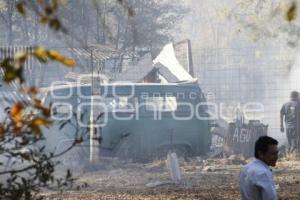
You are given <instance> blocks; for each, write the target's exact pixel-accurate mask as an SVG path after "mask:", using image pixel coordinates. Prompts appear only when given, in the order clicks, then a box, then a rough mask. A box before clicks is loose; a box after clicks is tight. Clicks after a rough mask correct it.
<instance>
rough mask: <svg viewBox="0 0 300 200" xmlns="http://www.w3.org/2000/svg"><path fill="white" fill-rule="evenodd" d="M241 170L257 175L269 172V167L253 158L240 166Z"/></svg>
mask: <svg viewBox="0 0 300 200" xmlns="http://www.w3.org/2000/svg"><path fill="white" fill-rule="evenodd" d="M242 172H245V173H253V174H257V175H258V174H264V173H269V172H270V169H268V167H266V166H265V165H264V164H262V163H260V161H258V160H253V161H251V162H250V163H248V164H246V165H245V166H244V167H243V168H242Z"/></svg>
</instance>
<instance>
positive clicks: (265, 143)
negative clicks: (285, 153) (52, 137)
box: [254, 136, 278, 158]
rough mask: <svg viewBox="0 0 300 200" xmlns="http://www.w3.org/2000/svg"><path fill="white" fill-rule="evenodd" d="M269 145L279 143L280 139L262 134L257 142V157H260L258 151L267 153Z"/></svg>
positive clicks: (255, 153)
mask: <svg viewBox="0 0 300 200" xmlns="http://www.w3.org/2000/svg"><path fill="white" fill-rule="evenodd" d="M269 145H278V141H277V140H275V139H274V138H271V137H269V136H261V137H259V138H258V139H257V140H256V142H255V152H254V155H255V158H258V152H262V153H266V152H267V151H268V148H269Z"/></svg>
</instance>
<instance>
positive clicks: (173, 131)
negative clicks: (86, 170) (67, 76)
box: [44, 82, 211, 160]
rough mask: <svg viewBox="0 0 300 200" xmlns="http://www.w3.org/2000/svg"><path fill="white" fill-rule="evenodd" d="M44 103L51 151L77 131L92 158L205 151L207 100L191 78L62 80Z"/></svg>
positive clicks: (207, 140)
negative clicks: (49, 107) (97, 81)
mask: <svg viewBox="0 0 300 200" xmlns="http://www.w3.org/2000/svg"><path fill="white" fill-rule="evenodd" d="M95 94H96V95H95ZM44 102H45V103H46V104H49V103H52V107H53V110H55V112H53V119H54V121H55V123H54V125H53V127H52V128H51V129H50V130H47V131H46V137H47V142H48V145H47V146H48V147H52V148H53V149H56V150H57V149H61V147H63V148H67V147H68V145H70V144H71V143H72V140H74V136H75V137H78V136H79V135H81V136H82V138H84V142H83V143H82V144H80V145H79V147H80V148H82V149H85V152H86V153H87V155H88V154H90V158H91V159H95V158H97V156H118V157H126V158H133V159H137V160H140V159H142V160H143V159H152V158H155V157H161V156H164V155H166V154H167V152H168V151H169V150H174V151H176V152H177V153H178V154H179V155H180V154H181V155H183V156H196V155H203V154H206V153H207V152H208V151H209V149H210V144H211V134H210V130H209V116H208V114H207V105H206V100H205V97H204V95H203V93H202V91H201V89H200V87H199V85H198V84H197V83H194V82H183V83H168V84H156V83H124V84H115V83H111V84H101V85H100V86H99V87H96V88H93V87H91V85H76V84H73V85H69V84H67V85H62V86H57V87H52V88H51V89H50V90H49V91H48V92H47V96H46V98H45V100H44ZM59 115H60V116H63V118H60V117H59ZM63 121H65V122H64V123H63ZM80 130H88V131H83V132H81V133H79V132H80ZM95 139H96V140H99V144H96V143H95ZM100 140H101V141H100ZM84 157H88V156H84Z"/></svg>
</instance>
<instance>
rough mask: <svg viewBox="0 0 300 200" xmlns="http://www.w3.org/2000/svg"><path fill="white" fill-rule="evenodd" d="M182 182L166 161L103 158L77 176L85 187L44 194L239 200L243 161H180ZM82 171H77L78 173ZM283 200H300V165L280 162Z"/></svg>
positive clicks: (85, 199)
mask: <svg viewBox="0 0 300 200" xmlns="http://www.w3.org/2000/svg"><path fill="white" fill-rule="evenodd" d="M179 161H180V165H181V172H182V176H183V180H182V181H181V182H180V183H178V184H174V183H172V182H171V181H170V175H169V171H168V168H167V167H166V163H165V161H163V160H161V161H155V162H153V163H149V164H137V163H128V162H121V161H118V160H116V159H104V160H100V161H98V163H95V164H93V165H92V166H89V169H88V171H87V172H82V171H81V172H80V174H78V175H77V176H78V178H79V179H78V180H77V182H76V184H77V185H83V184H84V183H87V184H88V186H87V187H86V188H82V189H80V190H79V191H77V190H72V191H68V192H64V193H45V194H43V196H44V197H45V198H46V199H49V200H50V199H57V200H58V199H67V200H73V199H82V200H96V199H124V200H126V199H128V200H129V199H130V200H132V199H149V200H152V199H163V200H167V199H170V200H171V199H208V200H215V199H220V200H221V199H226V200H229V199H230V200H234V199H240V194H239V188H238V177H239V172H240V169H241V167H242V165H243V164H245V163H246V162H249V161H245V160H242V159H237V158H233V159H209V160H202V159H201V158H193V159H190V160H189V161H184V160H182V159H180V160H179ZM79 171H80V170H77V173H79ZM273 172H274V177H275V182H276V184H277V185H278V194H279V195H280V197H281V198H282V199H295V200H296V199H297V200H298V199H300V162H299V161H288V160H286V159H281V160H280V161H279V162H278V165H277V167H276V168H274V170H273Z"/></svg>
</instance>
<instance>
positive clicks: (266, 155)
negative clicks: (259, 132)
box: [240, 136, 278, 200]
mask: <svg viewBox="0 0 300 200" xmlns="http://www.w3.org/2000/svg"><path fill="white" fill-rule="evenodd" d="M277 145H278V141H277V140H275V139H273V138H271V137H268V136H261V137H260V138H259V139H258V140H257V141H256V142H255V160H253V161H252V162H251V163H249V164H247V165H245V166H244V167H243V169H242V170H241V174H240V190H241V196H242V199H243V200H278V197H277V194H276V190H275V184H274V180H273V175H272V169H271V168H270V166H272V167H274V166H275V165H276V162H277V159H278V147H277Z"/></svg>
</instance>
